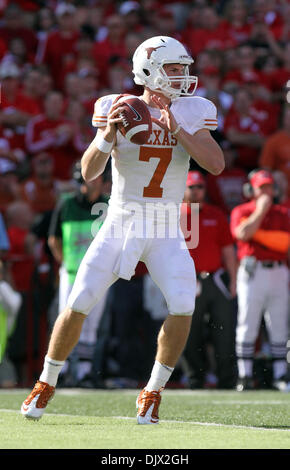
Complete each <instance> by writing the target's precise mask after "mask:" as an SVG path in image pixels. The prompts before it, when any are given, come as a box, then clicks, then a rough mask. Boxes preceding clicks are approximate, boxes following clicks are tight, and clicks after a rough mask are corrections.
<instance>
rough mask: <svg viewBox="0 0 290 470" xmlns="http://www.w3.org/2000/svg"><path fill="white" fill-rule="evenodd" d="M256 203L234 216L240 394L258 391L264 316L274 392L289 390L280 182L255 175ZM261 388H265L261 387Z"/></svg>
mask: <svg viewBox="0 0 290 470" xmlns="http://www.w3.org/2000/svg"><path fill="white" fill-rule="evenodd" d="M249 182H250V188H251V191H250V192H251V197H252V199H251V200H250V202H247V203H245V204H242V205H240V206H237V207H236V208H235V209H234V210H233V211H232V215H231V232H232V235H233V237H234V238H235V239H236V240H237V255H238V259H239V261H240V266H239V269H238V275H237V294H238V310H239V312H238V323H237V331H236V353H237V358H238V371H239V381H238V384H237V390H238V391H243V390H247V389H251V388H253V387H254V383H253V378H254V377H253V359H254V352H255V344H256V340H257V338H258V335H259V330H260V324H261V319H262V315H263V313H265V321H266V326H267V330H268V334H269V343H270V347H271V353H272V357H273V384H272V386H273V388H275V389H277V390H286V372H287V362H286V342H287V337H288V268H287V255H288V251H289V234H290V218H289V212H288V210H287V208H286V207H285V206H281V205H278V204H273V199H274V194H275V192H274V179H273V176H272V175H271V173H270V172H269V171H267V170H260V169H258V170H256V171H254V172H252V173H250V175H249ZM260 385H261V384H260Z"/></svg>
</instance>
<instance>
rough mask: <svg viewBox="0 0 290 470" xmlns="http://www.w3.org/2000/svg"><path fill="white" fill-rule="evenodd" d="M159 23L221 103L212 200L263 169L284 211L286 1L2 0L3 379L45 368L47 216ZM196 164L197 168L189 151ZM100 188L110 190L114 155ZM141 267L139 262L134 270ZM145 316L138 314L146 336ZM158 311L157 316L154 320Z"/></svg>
mask: <svg viewBox="0 0 290 470" xmlns="http://www.w3.org/2000/svg"><path fill="white" fill-rule="evenodd" d="M161 34H163V35H166V36H172V37H175V38H176V39H178V40H180V41H181V42H182V43H183V44H184V45H186V47H187V48H188V50H189V51H190V53H191V55H192V56H193V58H194V60H195V62H194V64H193V68H192V73H193V74H195V75H197V76H198V79H199V82H198V87H197V90H196V94H197V95H199V96H203V97H206V98H208V99H210V100H211V101H213V102H214V103H215V105H216V106H217V110H218V122H219V125H218V129H217V130H216V131H215V132H213V136H214V137H215V139H216V140H217V141H218V142H219V143H220V145H221V146H222V148H223V150H224V154H225V159H226V168H225V171H224V172H223V173H222V174H221V175H218V176H213V175H208V174H206V175H205V180H206V184H207V198H208V201H209V202H210V203H211V204H214V205H216V206H219V208H220V209H222V210H223V211H224V213H225V215H226V216H227V217H229V215H230V213H231V211H232V209H233V208H234V207H235V206H236V205H238V204H241V203H242V202H244V201H245V197H244V194H243V185H244V184H245V183H246V182H247V175H248V173H249V172H250V171H251V170H253V169H255V168H258V167H263V168H268V169H270V170H272V171H273V174H274V177H275V181H276V183H277V186H278V188H279V202H280V203H282V204H285V205H286V206H287V207H288V208H289V209H290V185H289V179H290V104H289V102H287V91H288V90H287V86H288V87H289V88H290V3H289V1H288V0H211V1H210V0H209V1H206V0H195V1H186V0H184V1H182V0H181V1H179V2H175V1H166V2H164V1H154V0H140V1H113V0H84V1H81V2H80V1H77V0H71V1H66V2H58V1H57V0H48V1H42V0H38V1H30V0H18V1H16V0H15V1H13V2H10V1H8V0H6V1H5V0H3V1H1V2H0V81H1V103H0V211H1V216H2V219H1V226H0V245H1V246H0V249H1V259H2V274H1V276H3V279H5V280H6V281H7V282H9V283H10V285H11V286H13V289H14V290H15V291H16V292H18V293H20V295H21V296H22V306H21V307H20V310H19V313H18V316H17V321H16V324H15V326H14V329H13V332H12V333H11V334H10V338H9V342H8V346H7V361H8V363H7V383H8V384H11V383H17V384H24V385H27V384H28V385H30V383H31V382H33V381H34V379H35V376H37V375H38V372H39V370H40V368H41V365H42V362H39V361H42V357H43V353H44V352H45V348H46V344H47V337H48V334H49V331H50V328H51V325H52V322H53V319H54V317H55V315H56V312H57V306H56V303H57V291H58V268H59V266H58V263H57V261H56V260H55V258H54V257H53V255H52V253H51V250H50V248H49V245H48V243H47V240H48V230H49V225H50V219H51V214H52V212H53V210H54V209H55V207H56V205H57V202H58V201H59V199H60V198H62V197H65V195H67V194H71V193H72V192H74V191H75V190H76V189H77V187H78V186H77V183H76V181H75V179H74V178H73V168H74V165H75V163H76V162H77V161H78V160H79V159H80V157H81V155H82V153H83V151H84V150H85V149H86V147H87V146H88V143H89V142H90V141H91V139H92V138H93V136H94V129H93V127H92V125H91V119H92V114H93V107H94V103H95V101H96V100H97V99H98V98H99V97H101V96H103V95H106V94H110V93H125V92H129V93H133V94H136V95H138V94H140V93H141V91H142V90H141V88H139V87H138V86H136V85H135V84H134V82H133V77H132V56H133V53H134V51H135V49H136V47H137V46H138V45H139V44H140V43H141V42H143V41H144V40H145V39H147V38H149V37H152V36H156V35H161ZM289 101H290V100H289ZM191 169H192V170H195V169H199V168H198V166H197V165H195V164H194V162H193V161H192V162H191ZM201 171H202V170H201ZM103 193H104V194H105V195H107V196H109V194H110V167H109V166H108V168H107V169H106V174H105V177H104V179H103ZM145 272H146V270H144V269H143V268H142V267H140V273H139V272H138V273H136V276H143V275H144V273H145ZM124 310H125V309H124ZM163 310H164V308H163ZM144 318H145V317H144ZM144 318H143V320H142V319H140V322H141V323H140V324H139V325H137V328H139V329H140V330H142V331H141V333H142V332H143V333H142V334H143V337H144V336H148V332H147V333H146V335H145V332H144V331H145V330H146V328H147V326H144V325H145V323H146V322H145V320H144ZM161 319H162V315H161V317H160V316H159V317H158V314H157V317H156V318H155V317H154V315H153V320H152V322H151V323H153V326H154V325H155V323H154V322H155V320H156V331H157V330H158V324H159V321H160V320H161ZM142 321H143V324H142ZM119 322H120V320H119ZM140 325H141V326H140ZM146 325H148V323H147V324H146ZM131 326H132V325H131ZM151 326H152V325H151ZM153 326H152V328H153ZM117 327H118V322H116V321H115V323H114V321H113V322H111V323H110V325H109V326H108V325H106V327H105V328H106V331H107V330H108V328H111V330H110V331H111V333H112V331H113V333H114V338H115V342H116V341H117V339H116V338H118V331H117V333H116V329H117ZM119 327H120V328H121V326H120V325H119ZM113 333H112V334H113ZM125 333H126V332H125ZM125 333H124V332H123V333H122V334H125ZM127 333H128V331H127ZM109 334H110V333H109ZM122 334H120V335H119V340H120V341H121V339H120V338H121V336H122ZM127 339H128V338H127ZM127 339H126V337H125V338H123V337H122V341H125V342H127ZM143 339H144V338H143ZM127 343H128V342H127ZM153 343H154V340H153ZM110 344H111V347H112V348H113V346H112V344H113V342H111V343H110ZM114 344H115V343H114ZM140 345H141V343H139V344H138V348H139V349H140V347H141V346H140ZM136 347H137V346H136ZM109 349H110V348H109ZM115 349H116V348H115ZM109 353H110V351H109V352H108V354H109ZM128 354H129V355H130V350H129V353H128ZM113 356H114V355H112V357H111V374H112V375H114V371H115V375H117V376H118V372H116V371H117V369H118V365H116V363H117V362H118V361H117V358H118V357H121V355H119V353H116V354H115V356H114V357H113ZM39 358H40V359H39ZM144 360H145V359H144ZM9 361H10V362H11V363H12V364H13V367H15V369H16V378H15V375H13V373H12V372H11V371H10V369H9ZM150 361H151V359H150V358H149V360H148V363H149V364H151V362H152V361H151V362H150ZM148 367H149V366H148ZM9 371H10V372H9ZM109 375H110V373H109ZM119 375H120V374H119ZM145 379H146V377H145V378H144V380H145ZM5 383H6V382H5ZM0 386H1V385H0Z"/></svg>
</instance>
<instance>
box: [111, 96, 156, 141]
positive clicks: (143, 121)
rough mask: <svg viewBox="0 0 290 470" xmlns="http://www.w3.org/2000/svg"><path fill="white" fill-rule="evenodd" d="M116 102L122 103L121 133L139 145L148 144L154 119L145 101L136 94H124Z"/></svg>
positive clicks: (119, 127) (119, 126) (119, 125)
mask: <svg viewBox="0 0 290 470" xmlns="http://www.w3.org/2000/svg"><path fill="white" fill-rule="evenodd" d="M116 102H120V103H122V108H123V109H122V111H121V112H120V117H121V118H122V122H119V123H118V129H119V131H120V132H121V134H122V135H123V136H124V137H126V139H128V140H129V141H130V142H132V143H133V144H137V145H144V144H146V142H147V140H148V139H149V137H150V134H151V132H152V121H151V115H150V112H149V109H148V108H147V106H146V104H145V103H144V101H142V100H141V99H140V98H138V97H137V96H134V95H129V94H122V95H120V96H119V97H118V98H117V100H116Z"/></svg>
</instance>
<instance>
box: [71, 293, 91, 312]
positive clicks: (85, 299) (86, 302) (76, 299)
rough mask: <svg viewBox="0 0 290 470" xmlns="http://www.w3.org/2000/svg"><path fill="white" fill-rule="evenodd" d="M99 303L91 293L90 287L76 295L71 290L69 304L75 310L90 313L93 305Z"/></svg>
mask: <svg viewBox="0 0 290 470" xmlns="http://www.w3.org/2000/svg"><path fill="white" fill-rule="evenodd" d="M96 303H97V300H96V299H95V298H94V296H93V295H92V294H91V295H90V292H89V290H88V289H84V290H83V291H82V292H79V293H78V294H77V295H74V293H73V292H71V295H70V296H69V298H68V306H69V308H70V309H71V310H73V311H74V312H79V313H83V314H84V315H88V314H89V312H90V310H91V308H92V306H94V305H95V304H96Z"/></svg>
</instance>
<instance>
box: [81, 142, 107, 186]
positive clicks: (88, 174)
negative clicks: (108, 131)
mask: <svg viewBox="0 0 290 470" xmlns="http://www.w3.org/2000/svg"><path fill="white" fill-rule="evenodd" d="M97 137H98V136H96V137H95V138H94V140H93V141H92V142H91V144H90V145H89V147H88V148H87V150H86V151H85V152H84V154H83V156H82V159H81V167H82V176H83V178H84V180H85V181H87V182H88V181H91V180H93V179H95V178H97V177H98V176H99V175H101V174H102V173H103V171H104V170H105V167H106V163H107V161H108V159H109V157H110V154H111V152H110V151H109V152H105V151H104V152H103V151H101V150H99V148H98V147H97ZM103 137H104V139H105V141H106V142H108V144H109V143H112V142H113V139H112V137H111V136H110V135H105V134H103Z"/></svg>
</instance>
